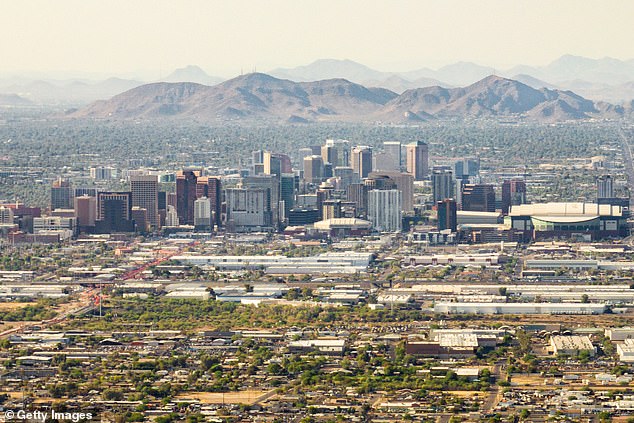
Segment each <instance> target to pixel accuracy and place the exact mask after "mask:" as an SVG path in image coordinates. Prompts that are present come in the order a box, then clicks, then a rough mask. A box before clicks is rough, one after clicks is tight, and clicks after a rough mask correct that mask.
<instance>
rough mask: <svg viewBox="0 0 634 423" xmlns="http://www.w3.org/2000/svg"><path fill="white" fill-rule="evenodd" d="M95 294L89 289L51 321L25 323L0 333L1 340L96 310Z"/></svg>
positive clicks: (94, 290) (93, 290)
mask: <svg viewBox="0 0 634 423" xmlns="http://www.w3.org/2000/svg"><path fill="white" fill-rule="evenodd" d="M95 292H96V289H88V290H86V291H84V292H82V293H81V294H80V296H79V298H78V299H77V300H76V301H75V302H73V303H70V304H69V305H68V307H66V309H65V310H63V311H61V312H60V314H58V315H57V316H55V317H54V318H52V319H49V320H42V321H40V322H23V323H21V324H19V325H18V326H15V327H13V328H11V329H8V330H5V331H4V332H0V338H4V337H6V336H9V335H12V334H14V333H18V332H22V331H23V330H26V329H30V328H32V327H33V326H39V327H40V328H42V329H45V328H48V327H49V326H51V325H54V324H57V323H61V322H63V321H64V320H66V319H68V317H69V316H72V315H75V314H84V313H86V312H88V311H90V310H92V309H93V308H94V305H93V304H92V297H93V295H94V294H95Z"/></svg>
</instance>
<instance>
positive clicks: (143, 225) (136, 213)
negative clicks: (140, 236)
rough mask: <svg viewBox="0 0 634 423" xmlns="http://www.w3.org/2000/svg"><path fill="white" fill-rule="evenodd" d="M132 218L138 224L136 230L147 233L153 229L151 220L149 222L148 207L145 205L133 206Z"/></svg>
mask: <svg viewBox="0 0 634 423" xmlns="http://www.w3.org/2000/svg"><path fill="white" fill-rule="evenodd" d="M132 219H133V220H134V223H135V224H136V230H137V231H138V232H141V233H145V232H148V231H151V230H152V226H151V224H150V222H148V217H147V209H146V208H145V207H138V206H132Z"/></svg>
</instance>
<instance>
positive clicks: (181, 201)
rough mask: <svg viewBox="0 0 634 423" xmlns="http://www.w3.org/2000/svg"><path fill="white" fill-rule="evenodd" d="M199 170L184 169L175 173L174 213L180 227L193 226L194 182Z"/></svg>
mask: <svg viewBox="0 0 634 423" xmlns="http://www.w3.org/2000/svg"><path fill="white" fill-rule="evenodd" d="M201 173H202V172H201V171H200V170H193V169H185V170H179V171H178V172H176V212H177V213H178V219H179V222H180V224H181V225H193V224H194V201H196V182H197V179H198V177H199V176H200V175H201Z"/></svg>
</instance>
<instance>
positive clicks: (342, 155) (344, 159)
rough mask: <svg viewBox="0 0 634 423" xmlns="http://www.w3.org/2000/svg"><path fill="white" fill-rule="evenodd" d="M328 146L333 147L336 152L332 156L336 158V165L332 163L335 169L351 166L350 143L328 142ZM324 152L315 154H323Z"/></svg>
mask: <svg viewBox="0 0 634 423" xmlns="http://www.w3.org/2000/svg"><path fill="white" fill-rule="evenodd" d="M326 146H329V147H332V148H333V149H334V151H335V153H332V156H331V157H334V158H336V160H335V163H332V162H331V163H332V165H333V166H334V167H339V166H341V167H345V166H350V142H349V141H348V140H333V139H330V140H326ZM322 151H323V150H321V151H319V152H318V153H313V154H321V152H322Z"/></svg>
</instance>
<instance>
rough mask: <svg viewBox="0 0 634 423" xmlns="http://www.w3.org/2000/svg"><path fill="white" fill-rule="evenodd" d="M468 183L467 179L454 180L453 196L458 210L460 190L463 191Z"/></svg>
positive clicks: (460, 200)
mask: <svg viewBox="0 0 634 423" xmlns="http://www.w3.org/2000/svg"><path fill="white" fill-rule="evenodd" d="M468 183H469V180H468V179H460V178H456V179H455V180H454V187H453V194H454V199H455V200H456V204H457V205H458V208H462V190H463V189H464V186H465V185H467V184H468Z"/></svg>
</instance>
